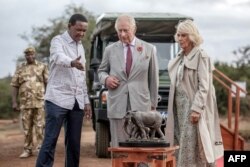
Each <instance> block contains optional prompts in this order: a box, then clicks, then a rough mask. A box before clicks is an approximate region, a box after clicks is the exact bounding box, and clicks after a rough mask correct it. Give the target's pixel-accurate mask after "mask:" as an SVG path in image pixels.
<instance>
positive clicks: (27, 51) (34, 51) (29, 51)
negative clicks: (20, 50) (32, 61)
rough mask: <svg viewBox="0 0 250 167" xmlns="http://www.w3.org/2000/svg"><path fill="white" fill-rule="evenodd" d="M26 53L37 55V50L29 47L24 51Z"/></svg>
mask: <svg viewBox="0 0 250 167" xmlns="http://www.w3.org/2000/svg"><path fill="white" fill-rule="evenodd" d="M24 53H25V54H27V53H36V50H35V48H33V47H28V48H26V49H25V50H24Z"/></svg>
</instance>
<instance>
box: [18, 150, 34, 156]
mask: <svg viewBox="0 0 250 167" xmlns="http://www.w3.org/2000/svg"><path fill="white" fill-rule="evenodd" d="M31 155H32V153H31V152H29V151H23V153H22V154H21V155H20V156H19V158H28V157H30V156H31Z"/></svg>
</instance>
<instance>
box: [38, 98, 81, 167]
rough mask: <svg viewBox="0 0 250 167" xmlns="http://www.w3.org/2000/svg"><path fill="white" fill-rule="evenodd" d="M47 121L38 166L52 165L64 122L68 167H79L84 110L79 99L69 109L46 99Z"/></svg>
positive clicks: (48, 166) (66, 162)
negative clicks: (78, 101) (80, 106)
mask: <svg viewBox="0 0 250 167" xmlns="http://www.w3.org/2000/svg"><path fill="white" fill-rule="evenodd" d="M45 111H46V123H45V136H44V140H43V144H42V147H41V149H40V151H39V155H38V157H37V161H36V167H52V166H53V163H54V154H55V148H56V143H57V139H58V136H59V134H60V130H61V127H62V124H63V123H64V130H65V152H66V156H65V158H66V160H65V166H66V167H78V166H79V158H80V143H81V132H82V123H83V116H84V112H83V110H81V109H80V108H79V105H78V103H77V101H76V102H75V105H74V108H73V109H72V110H68V109H65V108H62V107H59V106H57V105H56V104H54V103H52V102H50V101H45Z"/></svg>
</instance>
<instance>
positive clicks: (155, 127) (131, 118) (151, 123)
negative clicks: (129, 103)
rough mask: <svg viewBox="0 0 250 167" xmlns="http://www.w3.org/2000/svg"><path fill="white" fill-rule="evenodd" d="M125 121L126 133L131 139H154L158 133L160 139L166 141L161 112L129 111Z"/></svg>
mask: <svg viewBox="0 0 250 167" xmlns="http://www.w3.org/2000/svg"><path fill="white" fill-rule="evenodd" d="M124 119H125V121H124V131H125V132H126V133H127V134H128V135H129V137H130V139H149V138H150V139H154V138H155V133H156V132H158V134H159V136H160V139H161V140H164V134H163V133H162V131H161V126H162V125H163V123H162V121H163V118H162V116H161V114H160V113H159V112H157V111H148V112H143V111H128V112H127V114H126V115H125V117H124Z"/></svg>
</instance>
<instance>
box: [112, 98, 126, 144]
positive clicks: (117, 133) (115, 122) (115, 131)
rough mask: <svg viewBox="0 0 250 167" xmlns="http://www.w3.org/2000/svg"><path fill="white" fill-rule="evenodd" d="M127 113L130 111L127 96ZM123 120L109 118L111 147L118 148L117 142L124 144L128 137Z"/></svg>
mask: <svg viewBox="0 0 250 167" xmlns="http://www.w3.org/2000/svg"><path fill="white" fill-rule="evenodd" d="M127 100H128V101H127V109H126V110H127V111H129V110H131V105H130V99H129V94H128V99H127ZM124 121H125V119H124V118H109V122H110V134H111V143H110V146H111V147H119V142H124V141H126V140H127V139H128V138H129V135H128V134H127V133H126V132H125V131H124V128H123V125H124Z"/></svg>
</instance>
